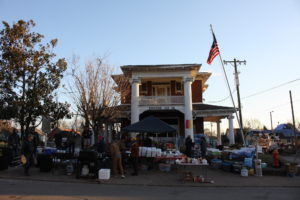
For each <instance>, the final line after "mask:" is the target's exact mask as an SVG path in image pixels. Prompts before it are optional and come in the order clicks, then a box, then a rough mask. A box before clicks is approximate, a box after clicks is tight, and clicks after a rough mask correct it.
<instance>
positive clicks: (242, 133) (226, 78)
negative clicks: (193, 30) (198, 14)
mask: <svg viewBox="0 0 300 200" xmlns="http://www.w3.org/2000/svg"><path fill="white" fill-rule="evenodd" d="M210 30H211V33H212V34H213V35H214V31H213V27H212V25H211V24H210ZM219 58H220V61H221V64H222V69H223V73H224V76H225V80H226V84H227V88H228V90H229V94H230V98H231V101H232V104H233V107H234V110H235V115H236V118H237V121H238V124H239V127H240V130H241V135H242V140H243V144H244V145H245V138H244V131H243V130H242V128H241V122H240V118H239V116H238V114H237V109H236V106H235V103H234V99H233V96H232V93H231V88H230V85H229V81H228V77H227V74H226V71H225V67H224V62H223V59H222V56H221V51H219Z"/></svg>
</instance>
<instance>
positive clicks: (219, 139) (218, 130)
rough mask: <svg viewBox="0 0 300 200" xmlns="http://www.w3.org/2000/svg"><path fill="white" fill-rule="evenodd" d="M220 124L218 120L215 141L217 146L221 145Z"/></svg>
mask: <svg viewBox="0 0 300 200" xmlns="http://www.w3.org/2000/svg"><path fill="white" fill-rule="evenodd" d="M220 123H221V121H220V120H218V121H217V139H218V140H217V141H218V145H222V138H221V130H220Z"/></svg>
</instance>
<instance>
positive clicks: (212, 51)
mask: <svg viewBox="0 0 300 200" xmlns="http://www.w3.org/2000/svg"><path fill="white" fill-rule="evenodd" d="M212 34H213V38H214V41H213V43H212V45H211V49H210V51H209V55H208V58H207V64H211V63H212V61H213V60H214V58H215V57H216V56H217V55H219V54H220V51H219V47H218V43H217V40H216V37H215V34H214V33H212Z"/></svg>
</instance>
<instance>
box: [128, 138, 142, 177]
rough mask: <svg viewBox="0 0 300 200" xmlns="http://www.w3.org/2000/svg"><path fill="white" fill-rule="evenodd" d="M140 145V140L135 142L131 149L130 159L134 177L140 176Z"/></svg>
mask: <svg viewBox="0 0 300 200" xmlns="http://www.w3.org/2000/svg"><path fill="white" fill-rule="evenodd" d="M139 147H140V146H139V143H138V140H136V141H134V142H133V143H132V145H131V148H130V151H131V153H130V158H131V162H132V168H133V173H132V174H131V175H132V176H137V175H138V162H139Z"/></svg>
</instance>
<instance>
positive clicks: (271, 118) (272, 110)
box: [270, 110, 274, 133]
mask: <svg viewBox="0 0 300 200" xmlns="http://www.w3.org/2000/svg"><path fill="white" fill-rule="evenodd" d="M273 112H274V111H273V110H272V111H271V112H270V119H271V131H272V133H273V120H272V113H273Z"/></svg>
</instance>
